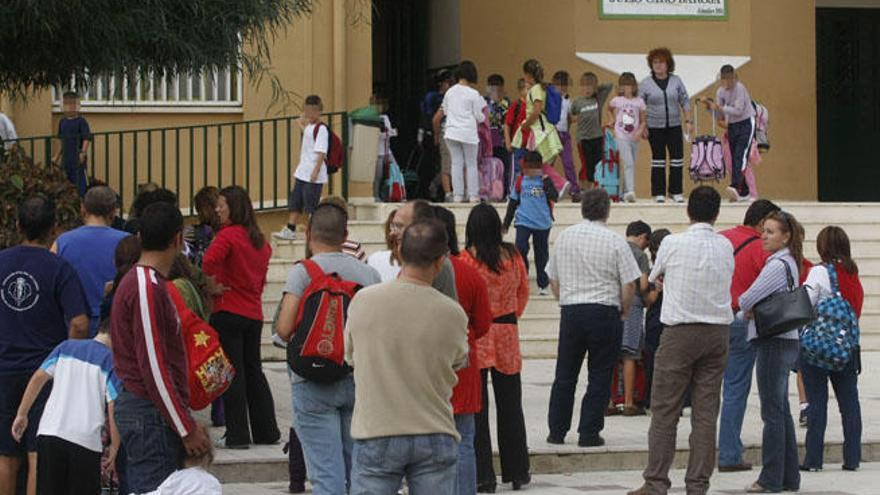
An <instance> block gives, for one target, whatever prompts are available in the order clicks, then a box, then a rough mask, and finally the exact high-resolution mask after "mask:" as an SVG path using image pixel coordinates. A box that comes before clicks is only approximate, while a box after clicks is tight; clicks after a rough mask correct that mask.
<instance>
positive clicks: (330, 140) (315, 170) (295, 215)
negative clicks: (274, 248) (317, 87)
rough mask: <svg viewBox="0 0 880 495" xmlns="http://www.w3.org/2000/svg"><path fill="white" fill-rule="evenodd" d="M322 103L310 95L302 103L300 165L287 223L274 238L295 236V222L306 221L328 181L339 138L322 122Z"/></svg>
mask: <svg viewBox="0 0 880 495" xmlns="http://www.w3.org/2000/svg"><path fill="white" fill-rule="evenodd" d="M323 110H324V104H323V103H322V102H321V97H320V96H318V95H309V96H307V97H306V99H305V105H304V106H303V116H302V117H300V118H299V119H298V120H297V121H296V123H297V125H299V127H300V129H302V142H301V145H300V152H299V164H298V165H297V167H296V172H295V173H294V185H293V190H292V191H290V196H289V197H288V202H287V209H288V210H289V211H290V215H289V217H288V220H287V225H286V226H285V227H284V228H283V229H281V232H276V233H275V234H274V235H275V238H276V239H281V240H287V241H292V240H295V239H296V225H297V224H298V223H301V222H303V221H305V222H307V221H308V217H309V215H311V214H312V212H314V211H315V208H316V207H317V206H318V202H319V201H320V200H321V191H322V190H323V189H324V184H326V183H327V182H328V180H329V175H328V173H329V172H330V171H331V170H330V168H329V167H328V165H329V161H328V160H329V156H330V154H331V146H332V145H336V144H337V143H336V142H335V141H336V140H337V139H338V138H336V137H335V135H333V133H332V132H331V131H330V128H329V127H328V126H327V124H325V123H324V122H322V121H321V112H322V111H323Z"/></svg>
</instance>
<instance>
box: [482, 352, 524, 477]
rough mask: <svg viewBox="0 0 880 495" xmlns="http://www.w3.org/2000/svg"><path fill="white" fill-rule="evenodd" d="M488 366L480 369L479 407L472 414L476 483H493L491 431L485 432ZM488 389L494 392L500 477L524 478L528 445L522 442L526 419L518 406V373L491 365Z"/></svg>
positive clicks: (519, 396) (486, 425)
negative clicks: (507, 371)
mask: <svg viewBox="0 0 880 495" xmlns="http://www.w3.org/2000/svg"><path fill="white" fill-rule="evenodd" d="M489 371H490V370H489V369H484V370H480V377H481V379H482V382H483V409H482V410H481V411H480V412H479V413H478V414H477V416H476V420H477V421H476V423H477V424H476V432H475V436H474V450H475V451H476V456H477V484H479V485H494V484H495V468H494V467H493V466H492V435H491V433H490V432H489V385H488V383H487V382H488V378H489ZM491 372H492V390H493V391H494V392H495V413H496V415H497V416H496V420H497V423H498V451H499V454H500V456H501V480H502V482H504V483H510V482H512V481H525V480H526V479H527V478H528V475H529V449H528V446H527V444H526V422H525V419H524V417H523V409H522V383H521V382H520V374H519V373H517V374H515V375H505V374H504V373H501V372H500V371H498V370H496V369H495V368H491Z"/></svg>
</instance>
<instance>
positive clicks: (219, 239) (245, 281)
mask: <svg viewBox="0 0 880 495" xmlns="http://www.w3.org/2000/svg"><path fill="white" fill-rule="evenodd" d="M271 257H272V248H271V247H270V246H269V243H268V242H264V243H263V247H262V248H260V249H254V246H253V245H252V244H251V241H250V238H249V237H248V233H247V230H246V229H245V228H244V227H242V226H241V225H228V226H225V227H223V228H221V229H220V231H219V232H217V236H216V237H215V238H214V241H213V242H211V245H210V246H208V250H207V251H205V257H204V259H203V260H202V271H203V272H204V273H205V275H210V276H212V277H214V279H215V280H216V281H217V282H218V283H220V284H222V285H223V286H224V287H226V289H227V290H226V292H224V293H223V294H221V295H219V296H216V297H215V298H214V312H215V313H219V312H221V311H226V312H229V313H232V314H236V315H239V316H243V317H245V318H248V319H251V320H257V321H263V302H262V299H263V287H264V286H265V285H266V272H267V271H268V270H269V258H271Z"/></svg>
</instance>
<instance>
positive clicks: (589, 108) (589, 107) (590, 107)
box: [581, 101, 599, 113]
mask: <svg viewBox="0 0 880 495" xmlns="http://www.w3.org/2000/svg"><path fill="white" fill-rule="evenodd" d="M598 109H599V102H597V101H591V102H589V103H587V104H586V105H584V106H583V107H581V113H587V112H595V111H596V110H598Z"/></svg>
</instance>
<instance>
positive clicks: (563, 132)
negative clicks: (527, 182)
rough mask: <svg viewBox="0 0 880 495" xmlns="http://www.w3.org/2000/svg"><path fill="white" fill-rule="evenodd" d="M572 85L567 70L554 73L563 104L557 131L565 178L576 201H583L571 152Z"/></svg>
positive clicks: (554, 80) (554, 82) (555, 84)
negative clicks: (570, 89) (569, 88)
mask: <svg viewBox="0 0 880 495" xmlns="http://www.w3.org/2000/svg"><path fill="white" fill-rule="evenodd" d="M570 85H571V76H570V75H569V74H568V72H567V71H564V70H561V71H558V72H556V73H555V74H553V86H555V87H556V89H558V90H559V93H560V94H561V95H562V101H561V103H562V106H561V107H560V115H559V121H558V122H557V123H556V131H557V132H558V133H559V140H560V141H562V153H560V155H559V156H560V158H561V159H562V169H563V170H564V171H565V179H566V180H567V181H568V183H569V184H570V190H569V194H570V195H571V200H572V202H574V203H580V202H581V187H580V184H578V175H577V174H576V173H575V170H574V161H573V156H572V153H571V134H570V133H569V132H568V130H569V128H570V127H571V121H572V118H571V96H569V94H568V87H569V86H570Z"/></svg>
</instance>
